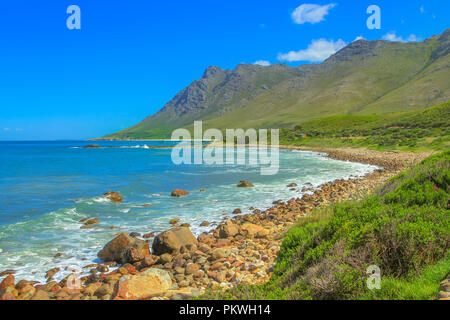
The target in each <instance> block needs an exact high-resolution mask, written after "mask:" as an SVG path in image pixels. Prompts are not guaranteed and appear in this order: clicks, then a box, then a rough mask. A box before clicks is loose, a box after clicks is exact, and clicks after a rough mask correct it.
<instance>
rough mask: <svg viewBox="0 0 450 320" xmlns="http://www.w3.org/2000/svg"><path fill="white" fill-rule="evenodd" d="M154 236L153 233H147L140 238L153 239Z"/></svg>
mask: <svg viewBox="0 0 450 320" xmlns="http://www.w3.org/2000/svg"><path fill="white" fill-rule="evenodd" d="M154 236H155V233H154V232H149V233H146V234H144V235H143V236H142V237H143V238H145V239H148V238H153V237H154Z"/></svg>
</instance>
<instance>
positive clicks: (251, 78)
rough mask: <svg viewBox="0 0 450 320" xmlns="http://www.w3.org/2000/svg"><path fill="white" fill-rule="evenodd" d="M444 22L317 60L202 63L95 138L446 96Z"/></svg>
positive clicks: (273, 123) (362, 110)
mask: <svg viewBox="0 0 450 320" xmlns="http://www.w3.org/2000/svg"><path fill="white" fill-rule="evenodd" d="M449 52H450V29H447V30H446V31H444V32H443V33H442V34H441V35H437V36H433V37H431V38H429V39H426V40H424V41H422V42H409V43H403V42H389V41H385V40H374V41H368V40H363V39H360V40H357V41H354V42H352V43H350V44H349V45H347V46H346V47H344V48H342V49H341V50H339V51H338V52H336V53H335V54H333V55H332V56H330V57H329V58H328V59H326V60H325V61H323V62H322V63H320V64H304V65H301V66H298V67H290V66H287V65H285V64H282V63H280V64H273V65H270V66H259V65H252V64H238V65H237V66H236V67H235V69H233V70H228V69H221V68H219V67H217V66H209V67H208V68H207V69H206V70H205V71H204V73H203V75H202V77H201V78H200V79H197V80H195V81H193V82H192V83H191V84H190V85H189V86H187V87H186V88H184V89H183V90H181V91H180V92H179V93H178V94H176V95H175V96H174V98H172V99H171V100H170V101H169V102H168V103H167V104H166V105H165V106H164V107H163V108H162V109H160V110H159V111H158V112H156V113H155V114H153V115H151V116H149V117H147V118H145V119H144V120H143V121H141V122H140V123H138V124H137V125H135V126H132V127H130V128H128V129H125V130H122V131H119V132H117V133H114V134H111V135H107V136H105V137H104V138H103V139H144V138H168V137H170V133H171V132H172V131H173V130H174V129H176V128H180V127H185V128H188V129H192V124H193V122H194V121H195V120H203V124H204V127H205V128H207V127H210V128H219V129H225V128H241V127H242V128H244V129H245V128H250V127H253V128H262V127H265V128H274V127H293V126H294V125H296V124H300V123H302V122H305V121H308V120H311V119H318V118H322V117H327V116H333V115H339V114H380V113H381V114H382V113H389V112H401V111H411V110H419V109H425V108H427V107H430V106H433V105H436V104H439V103H442V102H445V101H448V100H450V99H449V98H450V86H449V84H448V83H449V81H448V79H449V69H450V58H449Z"/></svg>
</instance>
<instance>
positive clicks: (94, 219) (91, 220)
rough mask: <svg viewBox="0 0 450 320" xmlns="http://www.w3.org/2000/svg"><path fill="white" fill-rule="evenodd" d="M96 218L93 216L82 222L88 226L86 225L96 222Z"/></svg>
mask: <svg viewBox="0 0 450 320" xmlns="http://www.w3.org/2000/svg"><path fill="white" fill-rule="evenodd" d="M98 221H99V220H98V218H93V219H89V220H87V221H86V222H85V223H84V224H85V225H86V226H88V225H90V224H96V223H98Z"/></svg>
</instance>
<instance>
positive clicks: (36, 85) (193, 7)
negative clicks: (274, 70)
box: [0, 0, 450, 140]
mask: <svg viewBox="0 0 450 320" xmlns="http://www.w3.org/2000/svg"><path fill="white" fill-rule="evenodd" d="M72 4H75V5H78V6H79V7H80V9H81V29H80V30H69V29H68V28H67V26H66V19H67V18H68V17H69V14H67V13H66V9H67V7H68V6H69V5H72ZM304 4H316V5H317V6H313V7H311V6H306V7H305V6H303V7H300V6H301V5H304ZM373 4H375V5H378V6H379V7H380V8H381V29H380V30H369V29H368V28H367V26H366V20H367V18H368V17H369V15H368V14H367V13H366V10H367V7H368V6H369V5H373ZM449 12H450V2H449V1H442V0H427V1H425V0H421V1H416V0H398V1H392V0H391V1H376V0H370V1H365V0H354V1H349V0H341V1H339V0H337V1H314V0H311V1H309V0H308V1H306V2H304V1H290V0H288V1H273V0H271V1H267V0H257V1H253V0H251V1H249V0H240V1H234V0H227V1H211V0H209V1H203V0H201V1H200V0H196V1H164V2H163V1H153V0H139V1H138V0H127V1H124V0H121V1H113V0H108V1H106V0H95V1H94V0H71V1H64V0H58V1H51V0H39V1H38V0H26V1H25V0H2V1H1V2H0V39H1V43H0V46H1V47H0V70H1V73H0V74H1V76H0V140H47V139H48V140H55V139H86V138H92V137H98V136H102V135H104V134H107V133H111V132H115V131H117V130H120V129H123V128H126V127H128V126H131V125H133V124H136V123H137V122H139V121H140V120H142V119H143V118H145V117H146V116H148V115H150V114H153V113H154V112H156V111H157V110H159V109H160V108H161V107H163V106H164V104H165V102H167V101H168V100H170V99H171V98H172V97H173V96H174V95H175V94H176V93H177V92H178V91H180V90H181V89H183V88H184V87H186V86H187V85H189V84H190V83H191V82H192V81H193V80H195V79H197V78H199V77H201V75H202V74H203V71H204V69H205V68H207V67H208V66H210V65H215V66H218V67H221V68H227V69H233V68H234V67H235V66H236V65H237V64H239V63H255V62H257V61H258V63H262V64H267V63H280V62H283V63H287V64H288V65H292V66H297V65H300V64H303V63H311V62H314V63H317V62H320V60H321V59H323V58H324V57H326V56H327V55H329V54H330V53H332V52H333V51H335V50H337V49H339V48H340V47H342V46H343V45H345V44H348V43H350V42H352V41H354V40H355V38H357V37H359V36H361V37H364V38H365V39H368V40H374V39H382V38H385V39H389V40H402V41H411V40H423V39H425V38H428V37H430V36H432V35H435V34H440V33H442V32H443V31H444V30H445V29H447V28H449V25H448V22H449V21H450V19H449V18H450V16H449Z"/></svg>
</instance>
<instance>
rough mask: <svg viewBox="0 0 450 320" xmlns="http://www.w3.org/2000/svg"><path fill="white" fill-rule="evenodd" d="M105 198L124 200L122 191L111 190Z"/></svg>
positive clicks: (117, 200) (113, 200)
mask: <svg viewBox="0 0 450 320" xmlns="http://www.w3.org/2000/svg"><path fill="white" fill-rule="evenodd" d="M103 197H104V198H108V199H109V201H111V202H122V200H123V197H122V195H121V194H120V193H117V192H114V191H109V192H107V193H105V194H104V195H103Z"/></svg>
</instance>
